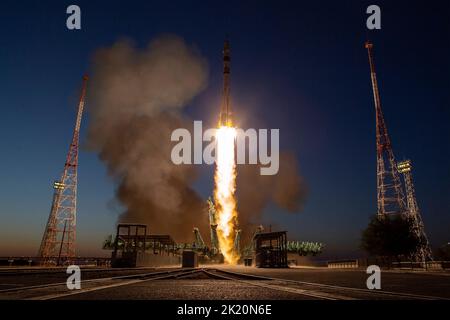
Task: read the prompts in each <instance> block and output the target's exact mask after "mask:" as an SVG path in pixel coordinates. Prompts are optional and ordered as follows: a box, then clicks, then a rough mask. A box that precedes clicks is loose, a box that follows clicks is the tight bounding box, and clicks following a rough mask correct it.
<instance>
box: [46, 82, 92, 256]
mask: <svg viewBox="0 0 450 320" xmlns="http://www.w3.org/2000/svg"><path fill="white" fill-rule="evenodd" d="M87 81H88V77H87V76H84V77H83V86H82V89H81V95H80V100H79V103H78V112H77V119H76V122H75V129H74V132H73V137H72V142H71V143H70V147H69V152H68V153H67V158H66V162H65V164H64V170H63V172H62V174H61V179H60V180H57V181H55V183H54V185H53V188H54V193H53V201H52V207H51V210H50V215H49V218H48V222H47V226H46V228H45V232H44V235H43V237H42V242H41V246H40V248H39V253H38V256H39V257H40V258H41V259H42V260H41V262H42V263H44V264H51V263H56V264H61V263H63V262H68V261H70V260H71V259H73V258H75V238H76V224H77V214H76V213H77V167H78V142H79V135H80V124H81V118H82V115H83V109H84V99H85V96H86V85H87Z"/></svg>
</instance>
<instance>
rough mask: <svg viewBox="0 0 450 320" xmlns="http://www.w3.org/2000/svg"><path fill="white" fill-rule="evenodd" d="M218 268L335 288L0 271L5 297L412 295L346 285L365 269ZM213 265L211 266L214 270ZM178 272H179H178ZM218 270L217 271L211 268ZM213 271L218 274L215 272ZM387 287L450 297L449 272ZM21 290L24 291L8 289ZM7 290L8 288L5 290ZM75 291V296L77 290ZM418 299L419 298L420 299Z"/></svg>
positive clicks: (393, 279) (414, 276) (399, 278)
mask: <svg viewBox="0 0 450 320" xmlns="http://www.w3.org/2000/svg"><path fill="white" fill-rule="evenodd" d="M216 267H217V268H219V269H222V270H225V271H231V272H238V273H244V274H249V275H256V276H264V277H271V278H277V279H288V280H295V281H302V282H307V283H310V282H311V283H315V284H327V285H332V286H334V287H331V288H323V287H320V286H317V285H313V286H310V285H308V284H301V285H299V284H292V283H288V282H286V281H282V280H281V281H276V280H262V279H259V280H252V279H246V278H242V277H241V278H236V279H229V280H224V279H222V278H220V277H214V276H213V275H211V274H209V273H208V272H196V273H194V274H193V275H191V276H185V275H183V276H182V277H179V278H173V279H167V278H164V279H155V277H159V275H158V276H157V275H156V274H154V272H160V271H167V270H170V271H171V272H173V271H174V270H179V269H145V270H85V271H82V281H84V280H88V279H99V278H103V280H101V281H98V282H97V281H93V282H90V281H88V282H85V283H82V290H81V291H69V290H68V289H67V287H66V286H65V284H64V285H59V286H51V287H46V286H44V287H41V288H37V289H21V288H24V287H27V286H35V285H46V284H55V283H65V280H66V279H67V276H68V275H66V273H65V271H64V270H53V271H51V272H50V271H49V272H46V273H42V272H41V271H40V272H25V273H23V272H21V273H11V272H10V273H4V272H0V299H30V298H31V299H36V298H37V299H42V298H45V299H48V298H52V299H82V300H98V299H100V300H109V299H212V300H227V299H244V300H260V299H286V300H287V299H316V298H317V299H323V298H333V299H334V298H336V299H346V298H353V299H407V298H408V297H407V296H380V295H375V294H372V293H371V292H367V291H357V290H355V291H348V290H345V288H341V287H351V288H360V289H366V279H367V277H368V275H367V274H366V273H365V271H363V270H336V269H325V268H305V269H303V268H302V269H300V268H291V269H256V268H249V267H224V266H216ZM211 270H213V269H210V271H211ZM176 272H179V271H176ZM212 272H213V271H212ZM143 273H146V274H150V273H151V276H150V278H152V277H153V278H152V279H150V278H141V277H133V278H131V279H117V278H114V277H116V276H123V275H130V274H134V275H136V274H143ZM213 273H214V272H213ZM381 287H382V290H383V291H392V292H398V293H407V294H414V295H421V296H435V297H443V298H450V276H449V274H436V273H433V274H430V273H408V272H382V275H381ZM13 288H18V289H19V290H13V291H4V290H5V289H13ZM2 290H3V291H2ZM74 293H76V294H74ZM415 298H417V297H415Z"/></svg>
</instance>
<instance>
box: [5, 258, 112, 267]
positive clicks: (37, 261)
mask: <svg viewBox="0 0 450 320" xmlns="http://www.w3.org/2000/svg"><path fill="white" fill-rule="evenodd" d="M57 261H58V258H55V259H54V265H55V266H56V262H57ZM50 262H51V259H50ZM61 262H62V264H63V265H67V263H64V260H61ZM50 264H51V263H50ZM70 264H74V265H77V266H92V267H109V266H110V264H111V258H105V257H76V258H74V259H71V260H70ZM39 265H41V258H38V257H0V267H2V266H3V267H6V266H8V267H35V266H39Z"/></svg>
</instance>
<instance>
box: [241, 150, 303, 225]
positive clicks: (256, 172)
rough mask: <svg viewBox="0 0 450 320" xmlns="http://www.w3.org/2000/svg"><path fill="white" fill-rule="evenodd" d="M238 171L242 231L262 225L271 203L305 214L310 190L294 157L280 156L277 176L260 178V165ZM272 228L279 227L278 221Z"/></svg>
mask: <svg viewBox="0 0 450 320" xmlns="http://www.w3.org/2000/svg"><path fill="white" fill-rule="evenodd" d="M237 170H238V175H237V198H238V210H239V225H240V228H242V229H244V230H248V229H253V228H254V227H255V226H256V225H259V224H260V223H261V214H262V212H263V210H264V208H266V207H267V205H268V204H269V203H274V204H276V205H277V206H278V207H280V208H282V209H284V210H285V211H287V212H292V213H298V212H300V211H301V210H302V208H303V205H304V202H305V200H306V195H307V187H306V183H305V181H304V179H303V178H302V176H301V175H300V171H299V168H298V165H297V161H296V159H295V157H294V156H293V154H292V153H290V152H287V151H282V152H280V168H279V171H278V174H277V175H273V176H270V175H260V169H259V166H257V165H240V166H238V168H237ZM272 225H273V226H276V221H274V223H272Z"/></svg>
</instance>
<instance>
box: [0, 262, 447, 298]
mask: <svg viewBox="0 0 450 320" xmlns="http://www.w3.org/2000/svg"><path fill="white" fill-rule="evenodd" d="M183 279H185V280H198V281H201V280H202V279H209V280H213V279H215V280H222V281H223V280H226V281H232V282H234V283H238V284H239V285H241V286H242V287H259V288H262V289H264V290H270V291H277V292H284V293H289V294H291V295H294V296H295V295H298V296H299V297H300V296H301V297H303V298H304V297H307V298H311V299H320V300H358V299H371V300H372V299H377V300H378V299H402V300H441V299H445V298H441V297H434V296H424V295H414V294H407V293H398V292H388V291H381V290H368V289H359V288H350V287H342V286H334V285H325V284H320V283H311V282H304V281H296V280H286V279H279V278H271V277H265V276H256V275H250V274H244V273H238V272H231V271H226V270H221V269H216V268H196V269H193V268H192V269H174V270H164V271H152V272H144V273H139V274H132V275H123V276H116V277H105V278H97V279H88V280H82V281H81V289H79V290H68V289H67V286H66V283H65V282H59V283H51V284H42V285H35V286H28V287H16V288H10V289H3V290H0V299H20V300H22V299H24V300H53V299H60V298H68V297H69V299H70V296H74V295H82V294H84V293H88V292H95V291H99V290H105V289H111V288H118V287H124V286H133V285H138V284H143V283H148V282H151V281H159V280H183Z"/></svg>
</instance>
